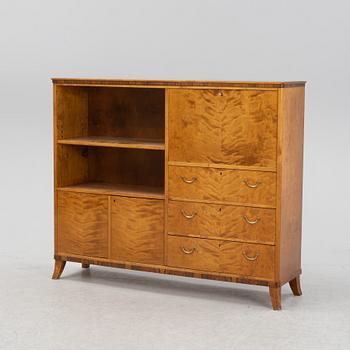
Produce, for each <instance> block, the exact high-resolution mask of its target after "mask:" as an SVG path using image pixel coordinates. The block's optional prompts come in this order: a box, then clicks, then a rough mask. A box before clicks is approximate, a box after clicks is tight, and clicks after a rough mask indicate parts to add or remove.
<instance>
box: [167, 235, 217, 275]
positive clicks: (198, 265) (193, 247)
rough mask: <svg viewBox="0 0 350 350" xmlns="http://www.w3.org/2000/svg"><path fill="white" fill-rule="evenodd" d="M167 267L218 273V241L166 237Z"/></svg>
mask: <svg viewBox="0 0 350 350" xmlns="http://www.w3.org/2000/svg"><path fill="white" fill-rule="evenodd" d="M167 240H168V242H167V244H168V250H167V255H168V265H169V266H172V267H182V268H185V269H194V270H202V271H216V272H218V271H219V251H220V248H219V244H220V241H215V240H206V239H198V238H187V237H177V236H168V238H167Z"/></svg>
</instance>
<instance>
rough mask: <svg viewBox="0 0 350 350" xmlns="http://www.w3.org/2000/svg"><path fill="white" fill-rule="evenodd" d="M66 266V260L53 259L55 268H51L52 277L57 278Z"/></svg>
mask: <svg viewBox="0 0 350 350" xmlns="http://www.w3.org/2000/svg"><path fill="white" fill-rule="evenodd" d="M65 266H66V262H65V261H63V260H55V268H54V270H53V274H52V279H53V280H58V279H59V278H60V276H61V274H62V272H63V270H64V267H65Z"/></svg>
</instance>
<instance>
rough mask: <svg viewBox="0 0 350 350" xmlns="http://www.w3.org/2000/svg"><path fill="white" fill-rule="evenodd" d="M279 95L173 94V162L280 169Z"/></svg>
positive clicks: (233, 92) (252, 92)
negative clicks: (278, 143)
mask: <svg viewBox="0 0 350 350" xmlns="http://www.w3.org/2000/svg"><path fill="white" fill-rule="evenodd" d="M277 111H278V106H277V91H263V90H182V89H179V90H170V91H169V160H170V161H180V162H193V163H222V164H232V165H244V166H261V167H272V168H275V167H276V146H277Z"/></svg>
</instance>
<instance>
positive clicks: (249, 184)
mask: <svg viewBox="0 0 350 350" xmlns="http://www.w3.org/2000/svg"><path fill="white" fill-rule="evenodd" d="M243 182H244V183H245V184H246V185H247V186H248V187H249V188H257V187H258V186H259V185H260V184H261V182H259V181H257V182H256V183H255V184H252V183H250V182H249V181H248V180H243Z"/></svg>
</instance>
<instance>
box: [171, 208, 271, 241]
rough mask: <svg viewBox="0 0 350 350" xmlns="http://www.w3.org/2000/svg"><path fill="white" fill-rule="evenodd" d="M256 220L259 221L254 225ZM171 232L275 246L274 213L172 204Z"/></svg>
mask: <svg viewBox="0 0 350 350" xmlns="http://www.w3.org/2000/svg"><path fill="white" fill-rule="evenodd" d="M255 221H257V222H256V223H254V222H255ZM249 222H250V223H249ZM168 232H170V233H175V234H180V235H190V236H192V237H201V238H214V239H223V240H226V239H227V240H234V241H244V242H254V243H265V244H274V243H275V210H274V209H261V208H249V207H239V206H232V205H214V204H205V203H195V202H180V201H169V204H168Z"/></svg>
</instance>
